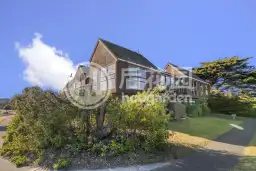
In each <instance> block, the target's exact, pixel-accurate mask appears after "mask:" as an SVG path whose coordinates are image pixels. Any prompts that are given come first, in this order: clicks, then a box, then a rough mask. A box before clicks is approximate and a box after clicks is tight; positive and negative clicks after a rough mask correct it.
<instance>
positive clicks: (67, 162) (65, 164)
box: [53, 159, 70, 169]
mask: <svg viewBox="0 0 256 171" xmlns="http://www.w3.org/2000/svg"><path fill="white" fill-rule="evenodd" d="M69 165H70V160H68V159H58V161H57V163H55V164H54V165H53V168H54V169H63V168H66V167H68V166H69Z"/></svg>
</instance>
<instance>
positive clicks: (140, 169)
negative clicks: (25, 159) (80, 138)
mask: <svg viewBox="0 0 256 171" xmlns="http://www.w3.org/2000/svg"><path fill="white" fill-rule="evenodd" d="M170 164H171V163H170V162H163V163H153V164H146V165H136V166H129V167H116V168H107V169H79V170H77V169H76V170H74V169H71V170H69V169H61V170H52V171H150V170H153V169H157V168H160V167H164V166H167V165H170ZM29 171H48V170H44V169H43V168H33V169H30V170H29Z"/></svg>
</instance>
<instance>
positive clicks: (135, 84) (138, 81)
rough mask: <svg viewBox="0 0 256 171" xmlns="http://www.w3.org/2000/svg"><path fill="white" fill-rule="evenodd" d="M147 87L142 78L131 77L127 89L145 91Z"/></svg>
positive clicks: (127, 80)
mask: <svg viewBox="0 0 256 171" xmlns="http://www.w3.org/2000/svg"><path fill="white" fill-rule="evenodd" d="M145 86H146V83H145V81H144V80H143V79H142V78H137V77H131V78H127V79H126V88H127V89H134V90H144V89H145Z"/></svg>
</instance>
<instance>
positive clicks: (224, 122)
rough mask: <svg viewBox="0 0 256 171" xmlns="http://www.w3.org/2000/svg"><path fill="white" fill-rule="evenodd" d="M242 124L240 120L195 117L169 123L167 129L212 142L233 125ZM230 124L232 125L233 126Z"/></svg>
mask: <svg viewBox="0 0 256 171" xmlns="http://www.w3.org/2000/svg"><path fill="white" fill-rule="evenodd" d="M242 123H243V119H241V118H239V119H237V120H232V119H225V118H215V117H197V118H187V119H185V120H182V121H174V122H170V124H169V129H170V130H171V131H176V132H181V133H184V134H189V135H190V136H196V137H201V138H206V139H209V140H212V139H214V138H216V137H218V136H219V135H221V134H223V133H225V132H227V131H228V130H230V129H231V128H233V126H234V125H241V124H242ZM230 124H233V126H232V125H230Z"/></svg>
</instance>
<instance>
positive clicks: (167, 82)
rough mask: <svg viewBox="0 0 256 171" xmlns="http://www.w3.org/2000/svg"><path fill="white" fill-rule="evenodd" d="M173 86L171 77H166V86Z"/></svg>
mask: <svg viewBox="0 0 256 171" xmlns="http://www.w3.org/2000/svg"><path fill="white" fill-rule="evenodd" d="M170 84H171V77H169V76H166V86H169V85H170Z"/></svg>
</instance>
